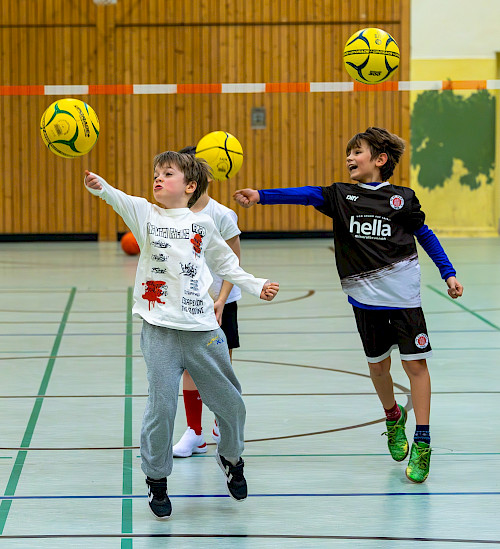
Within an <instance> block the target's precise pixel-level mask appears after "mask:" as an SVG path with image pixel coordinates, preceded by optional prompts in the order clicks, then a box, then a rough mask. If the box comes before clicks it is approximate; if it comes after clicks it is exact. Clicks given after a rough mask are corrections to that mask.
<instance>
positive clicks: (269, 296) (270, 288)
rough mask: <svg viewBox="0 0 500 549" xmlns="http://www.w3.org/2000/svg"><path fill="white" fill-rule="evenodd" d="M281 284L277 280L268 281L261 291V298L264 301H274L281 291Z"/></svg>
mask: <svg viewBox="0 0 500 549" xmlns="http://www.w3.org/2000/svg"><path fill="white" fill-rule="evenodd" d="M279 289H280V285H279V284H278V283H277V282H266V283H265V284H264V286H263V288H262V292H261V293H260V298H261V299H263V300H264V301H272V300H273V299H274V298H275V297H276V294H277V293H278V292H279Z"/></svg>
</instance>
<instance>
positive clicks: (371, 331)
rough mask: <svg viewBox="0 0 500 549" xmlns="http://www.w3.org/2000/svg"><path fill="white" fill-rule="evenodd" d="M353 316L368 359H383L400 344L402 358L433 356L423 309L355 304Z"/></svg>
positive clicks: (415, 358)
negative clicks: (374, 308) (368, 307)
mask: <svg viewBox="0 0 500 549" xmlns="http://www.w3.org/2000/svg"><path fill="white" fill-rule="evenodd" d="M353 310H354V317H355V318H356V324H357V326H358V332H359V335H360V336H361V341H362V343H363V349H364V350H365V355H366V358H367V360H368V362H380V361H381V360H384V359H385V358H387V357H388V356H390V354H391V351H392V350H393V349H396V348H397V347H399V354H400V355H401V360H419V359H422V358H428V357H430V356H432V349H431V345H430V343H429V336H428V335H427V326H426V325H425V318H424V313H423V311H422V309H421V308H420V307H416V308H412V309H380V310H372V309H361V308H360V307H353Z"/></svg>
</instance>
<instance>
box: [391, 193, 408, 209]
mask: <svg viewBox="0 0 500 549" xmlns="http://www.w3.org/2000/svg"><path fill="white" fill-rule="evenodd" d="M389 203H390V205H391V208H392V209H394V210H400V209H401V208H402V207H403V206H404V204H405V200H404V198H403V197H402V196H400V195H399V194H394V195H392V196H391V198H390V199H389Z"/></svg>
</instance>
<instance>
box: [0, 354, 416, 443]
mask: <svg viewBox="0 0 500 549" xmlns="http://www.w3.org/2000/svg"><path fill="white" fill-rule="evenodd" d="M59 358H61V357H59ZM234 362H238V360H236V359H235V360H234ZM244 362H252V363H256V364H267V365H269V364H273V365H275V366H290V367H294V368H307V369H312V370H321V371H326V372H332V373H340V374H347V375H353V376H356V377H362V378H365V379H371V378H370V375H369V374H362V373H359V372H350V371H349V370H339V369H337V368H325V367H323V366H309V365H302V364H293V363H288V362H272V361H263V360H245V361H244ZM394 387H395V388H397V389H399V391H401V393H402V394H404V395H406V398H407V404H406V406H405V409H406V411H407V412H408V411H410V410H411V409H412V401H411V395H410V389H408V388H407V387H404V386H403V385H400V384H399V383H394ZM370 394H372V395H374V393H370ZM127 396H128V395H127ZM384 421H385V417H383V418H379V419H374V420H372V421H367V422H364V423H359V424H356V425H347V426H344V427H337V428H335V429H326V430H323V431H315V432H311V433H296V434H292V435H283V436H279V437H265V438H255V439H245V443H250V442H267V441H274V440H284V439H291V438H301V437H309V436H315V435H325V434H329V433H337V432H340V431H347V430H350V429H359V428H361V427H367V426H369V425H375V424H377V423H382V422H384ZM119 448H123V449H137V448H139V446H124V447H117V446H108V447H92V448H83V447H78V448H76V447H75V448H72V447H65V448H26V450H48V451H51V450H68V451H69V450H117V449H119ZM0 450H4V451H7V450H10V451H12V450H15V448H8V447H0Z"/></svg>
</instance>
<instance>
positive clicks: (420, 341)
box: [415, 334, 429, 349]
mask: <svg viewBox="0 0 500 549" xmlns="http://www.w3.org/2000/svg"><path fill="white" fill-rule="evenodd" d="M415 345H416V346H417V347H418V348H419V349H425V348H426V347H427V345H429V337H428V336H427V334H418V336H417V337H416V338H415Z"/></svg>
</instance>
